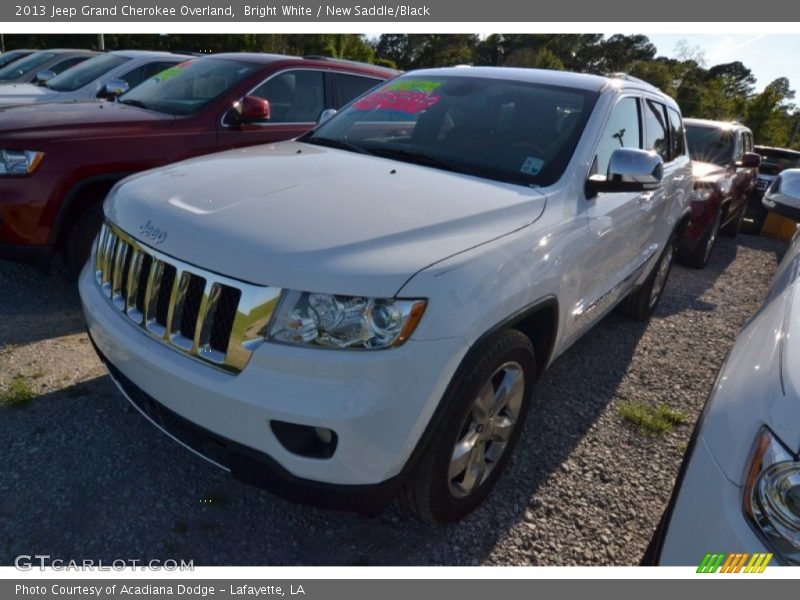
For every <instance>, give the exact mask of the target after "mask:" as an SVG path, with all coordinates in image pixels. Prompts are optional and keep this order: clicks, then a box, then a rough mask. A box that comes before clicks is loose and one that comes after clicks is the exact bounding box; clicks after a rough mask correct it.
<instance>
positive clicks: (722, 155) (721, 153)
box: [686, 125, 733, 167]
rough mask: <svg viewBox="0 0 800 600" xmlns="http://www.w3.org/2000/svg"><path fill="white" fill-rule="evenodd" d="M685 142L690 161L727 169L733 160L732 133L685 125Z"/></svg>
mask: <svg viewBox="0 0 800 600" xmlns="http://www.w3.org/2000/svg"><path fill="white" fill-rule="evenodd" d="M686 142H687V143H688V144H689V155H690V156H691V157H692V160H697V161H700V162H706V163H711V164H713V165H719V166H720V167H727V166H728V165H730V164H731V161H732V160H733V132H732V131H727V130H724V129H714V128H712V127H695V126H693V125H686Z"/></svg>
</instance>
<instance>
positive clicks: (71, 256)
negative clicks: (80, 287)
mask: <svg viewBox="0 0 800 600" xmlns="http://www.w3.org/2000/svg"><path fill="white" fill-rule="evenodd" d="M102 224H103V204H102V203H101V202H98V203H96V204H94V205H93V206H91V207H90V208H89V209H88V210H86V211H85V212H84V213H83V214H81V215H80V216H79V217H78V218H77V219H75V222H74V223H73V224H72V227H71V228H70V230H69V231H68V232H67V239H66V240H65V241H64V259H65V261H66V263H67V269H68V270H69V272H70V274H71V275H72V276H73V277H77V276H78V274H79V273H80V272H81V269H82V268H83V265H85V264H86V261H87V260H88V259H89V256H90V255H91V253H92V244H93V243H94V239H95V238H96V237H97V234H98V233H99V232H100V227H101V225H102Z"/></svg>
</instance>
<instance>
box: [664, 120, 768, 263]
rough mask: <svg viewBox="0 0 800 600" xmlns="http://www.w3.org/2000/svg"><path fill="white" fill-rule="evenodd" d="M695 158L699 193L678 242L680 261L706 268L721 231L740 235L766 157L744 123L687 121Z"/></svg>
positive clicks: (695, 184)
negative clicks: (751, 195)
mask: <svg viewBox="0 0 800 600" xmlns="http://www.w3.org/2000/svg"><path fill="white" fill-rule="evenodd" d="M683 123H684V125H685V126H686V142H687V144H688V145H689V155H690V156H691V158H692V174H693V176H694V197H693V199H692V214H691V221H690V223H689V225H688V226H687V227H686V229H684V232H683V237H682V239H681V240H680V242H679V245H678V260H680V261H681V262H682V263H684V264H686V265H689V266H691V267H695V268H698V269H702V268H703V267H705V266H706V263H708V259H709V257H710V256H711V250H712V249H713V248H714V242H715V241H716V239H717V234H721V235H725V236H729V237H734V236H736V234H738V233H739V229H740V228H741V225H742V218H743V217H744V213H745V211H746V210H747V199H748V197H749V196H750V192H751V190H752V189H753V187H754V186H755V181H756V175H757V174H758V165H759V163H760V162H761V157H760V156H759V155H758V154H755V153H753V133H752V132H751V131H750V130H749V129H748V128H747V127H745V126H744V125H742V124H740V123H729V122H723V121H706V120H703V119H684V120H683Z"/></svg>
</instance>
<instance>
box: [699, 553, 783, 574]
mask: <svg viewBox="0 0 800 600" xmlns="http://www.w3.org/2000/svg"><path fill="white" fill-rule="evenodd" d="M771 560H772V553H771V552H755V553H753V554H747V553H746V552H745V553H732V554H717V553H708V554H706V555H705V556H704V557H703V560H702V562H701V563H700V566H699V567H697V572H698V573H763V572H764V569H766V568H767V565H768V564H769V562H770V561H771Z"/></svg>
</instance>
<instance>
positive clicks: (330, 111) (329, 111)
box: [317, 108, 339, 125]
mask: <svg viewBox="0 0 800 600" xmlns="http://www.w3.org/2000/svg"><path fill="white" fill-rule="evenodd" d="M337 112H339V111H338V110H336V109H335V108H326V109H325V110H323V111H322V112H321V113H319V119H317V125H322V124H323V123H324V122H325V121H327V120H328V119H330V118H331V117H332V116H333V115H335V114H336V113H337Z"/></svg>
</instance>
